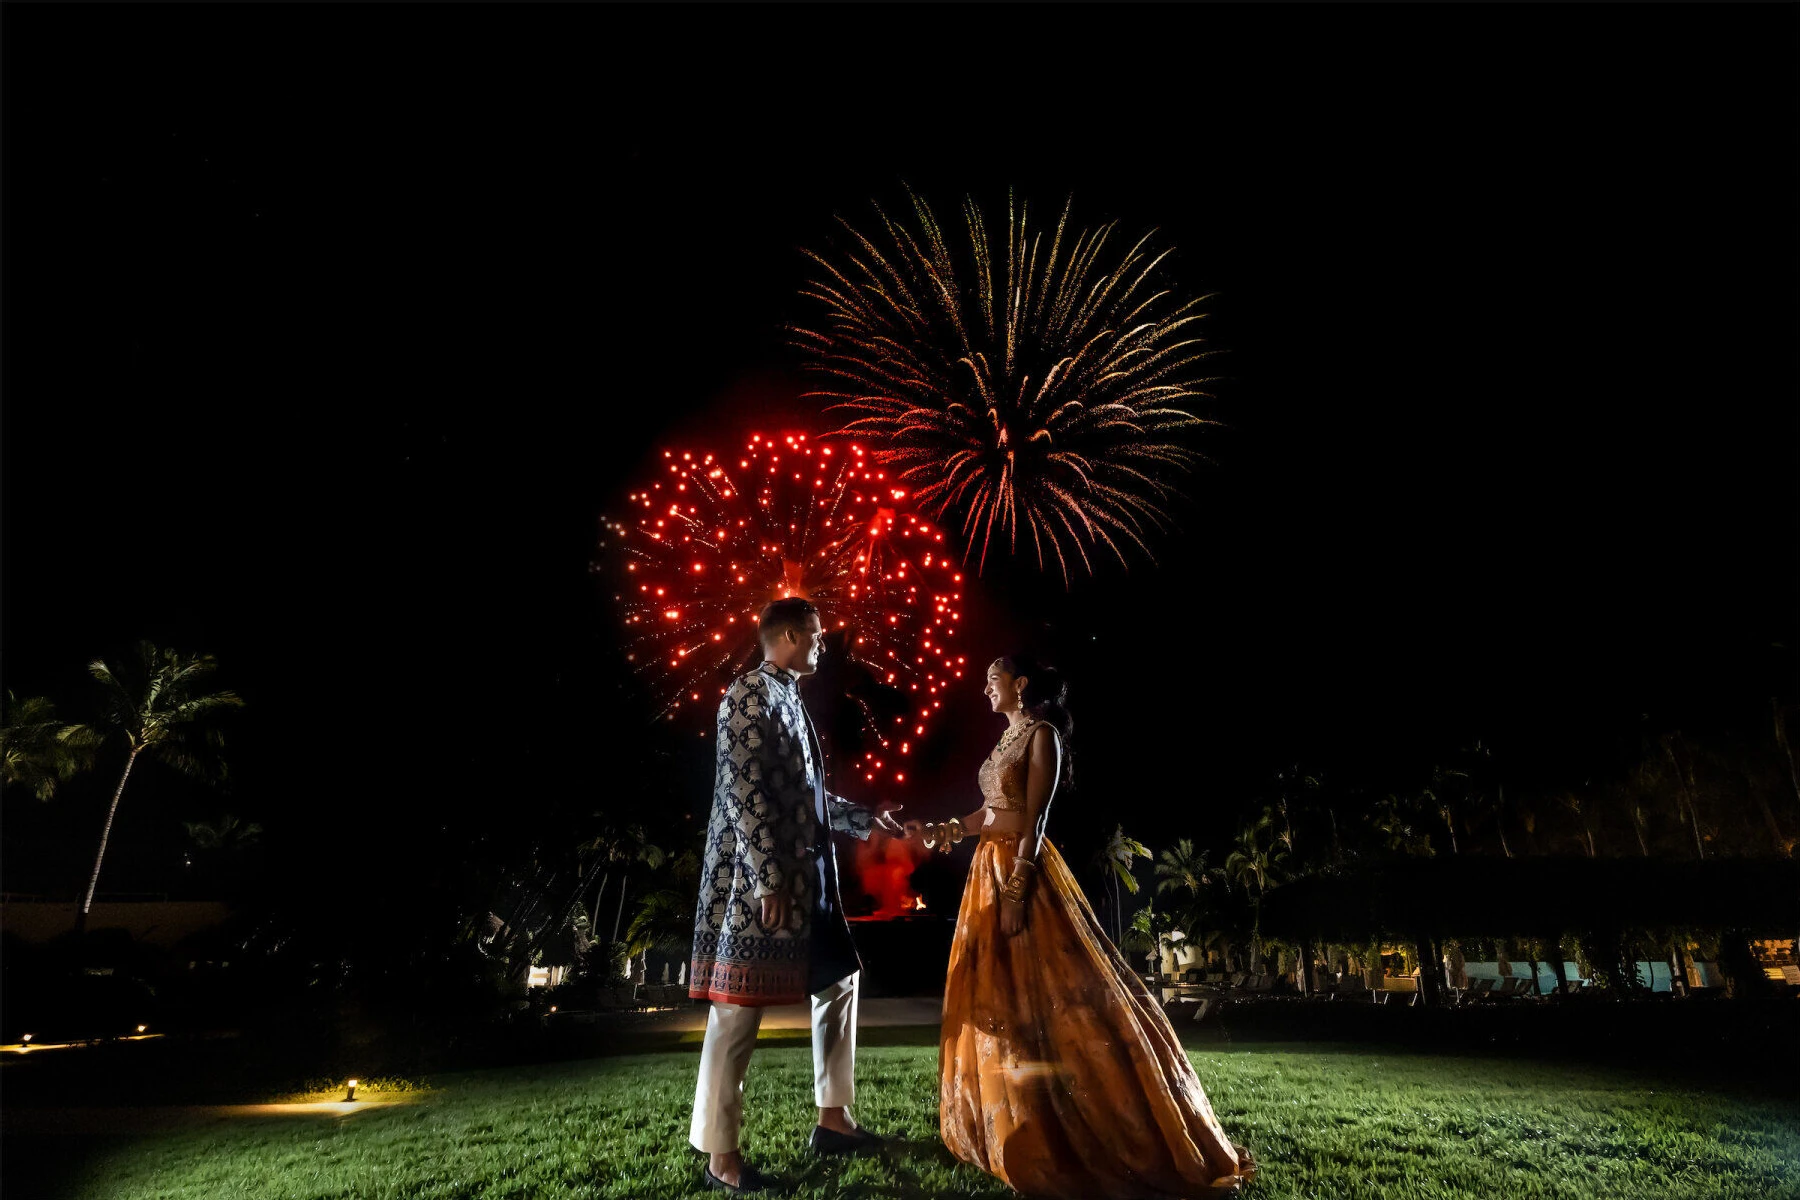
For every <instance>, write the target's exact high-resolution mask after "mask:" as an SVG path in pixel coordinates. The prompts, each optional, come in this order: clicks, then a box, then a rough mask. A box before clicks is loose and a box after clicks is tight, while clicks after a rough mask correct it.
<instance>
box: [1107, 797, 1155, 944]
mask: <svg viewBox="0 0 1800 1200" xmlns="http://www.w3.org/2000/svg"><path fill="white" fill-rule="evenodd" d="M1149 857H1151V854H1150V847H1148V846H1146V845H1144V843H1142V842H1140V841H1138V840H1137V839H1136V838H1134V837H1131V836H1129V835H1127V834H1126V832H1125V827H1124V826H1123V825H1120V826H1119V827H1118V828H1116V829H1114V830H1113V833H1112V836H1111V837H1110V838H1108V839H1106V844H1105V845H1104V846H1102V847H1100V850H1099V853H1097V854H1095V855H1094V859H1093V863H1094V866H1096V867H1098V868H1100V870H1101V871H1103V872H1105V873H1106V874H1107V875H1108V876H1109V878H1110V880H1111V883H1112V910H1113V942H1114V943H1115V944H1117V943H1119V942H1121V941H1123V940H1124V938H1125V928H1124V918H1123V916H1122V915H1121V914H1122V912H1123V906H1124V901H1123V900H1122V899H1121V898H1120V896H1119V888H1120V887H1121V886H1122V887H1124V889H1125V890H1126V891H1127V892H1130V893H1131V894H1132V895H1134V896H1135V895H1137V890H1138V881H1137V876H1135V875H1133V874H1132V873H1131V864H1132V860H1134V859H1139V858H1149Z"/></svg>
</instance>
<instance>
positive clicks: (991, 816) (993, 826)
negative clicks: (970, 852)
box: [978, 808, 1025, 833]
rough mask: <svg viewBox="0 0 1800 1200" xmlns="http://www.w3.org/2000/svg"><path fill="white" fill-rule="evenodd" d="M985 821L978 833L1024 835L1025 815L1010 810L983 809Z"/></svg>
mask: <svg viewBox="0 0 1800 1200" xmlns="http://www.w3.org/2000/svg"><path fill="white" fill-rule="evenodd" d="M982 811H983V812H985V813H987V821H986V822H985V823H984V824H983V825H982V826H981V829H980V830H979V831H978V832H981V833H1024V832H1025V814H1024V813H1022V812H1013V811H1012V810H1010V809H1000V808H984V809H983V810H982Z"/></svg>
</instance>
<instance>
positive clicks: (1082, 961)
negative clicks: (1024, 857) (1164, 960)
mask: <svg viewBox="0 0 1800 1200" xmlns="http://www.w3.org/2000/svg"><path fill="white" fill-rule="evenodd" d="M1030 724H1031V725H1034V726H1035V725H1036V724H1037V722H1031V723H1030ZM1030 740H1031V739H1030V731H1029V730H1028V729H1027V730H1019V729H1017V728H1016V727H1015V728H1012V729H1008V731H1007V736H1003V737H1002V738H1001V741H1000V745H999V746H997V747H996V748H995V751H994V753H993V754H992V755H990V756H989V758H988V760H987V762H985V763H983V764H982V767H981V772H980V776H979V778H980V782H981V792H982V797H983V799H985V800H986V801H987V803H988V806H989V807H992V808H997V809H1004V810H1022V809H1024V807H1025V779H1026V773H1027V771H1028V769H1029V761H1028V758H1029V756H1028V755H1027V753H1026V747H1027V746H1028V745H1029V744H1030ZM1018 844H1019V835H1018V834H1016V833H1011V834H994V833H984V834H983V835H982V837H981V841H980V844H979V845H978V846H977V847H976V849H975V859H974V862H973V863H971V864H970V867H969V882H968V886H967V888H966V889H965V890H964V892H963V901H962V911H961V913H960V914H958V916H957V922H956V937H955V941H954V942H953V943H952V944H951V949H950V970H949V975H948V978H947V979H946V981H945V987H944V1024H943V1032H942V1039H941V1043H940V1046H939V1058H938V1070H939V1078H940V1082H941V1099H940V1107H939V1112H938V1117H939V1123H940V1126H941V1128H942V1132H943V1138H944V1145H945V1146H947V1147H949V1149H950V1152H951V1153H952V1154H954V1155H956V1157H957V1158H959V1159H961V1160H963V1161H964V1162H967V1163H971V1164H973V1165H974V1166H977V1167H980V1168H981V1169H982V1170H984V1171H987V1172H988V1173H990V1174H992V1175H994V1176H996V1177H998V1178H999V1179H1001V1180H1002V1181H1004V1182H1005V1183H1007V1184H1010V1185H1011V1186H1012V1187H1014V1188H1016V1189H1017V1190H1019V1191H1021V1192H1023V1193H1025V1194H1026V1195H1027V1196H1033V1197H1040V1196H1041V1197H1059V1198H1061V1197H1066V1198H1068V1200H1077V1198H1079V1200H1126V1198H1131V1200H1137V1198H1139V1197H1152V1196H1162V1197H1193V1196H1206V1195H1209V1194H1215V1193H1218V1192H1221V1191H1227V1190H1229V1189H1231V1188H1233V1187H1235V1186H1236V1185H1237V1184H1239V1183H1241V1182H1243V1181H1245V1180H1248V1179H1249V1178H1251V1177H1252V1175H1253V1174H1254V1172H1255V1167H1254V1165H1253V1164H1252V1162H1251V1161H1250V1157H1249V1154H1248V1153H1247V1152H1246V1151H1244V1150H1242V1149H1241V1148H1239V1147H1236V1146H1234V1145H1233V1144H1232V1143H1231V1140H1230V1139H1229V1138H1227V1137H1226V1136H1225V1133H1224V1130H1222V1129H1221V1128H1220V1127H1219V1122H1218V1119H1217V1118H1216V1117H1215V1116H1214V1115H1213V1110H1212V1104H1211V1103H1210V1102H1209V1101H1208V1100H1207V1098H1206V1092H1205V1091H1204V1090H1203V1089H1202V1088H1201V1086H1200V1080H1199V1077H1198V1076H1196V1075H1195V1074H1194V1068H1193V1066H1192V1064H1191V1063H1189V1062H1188V1058H1187V1053H1186V1052H1185V1051H1184V1050H1183V1049H1182V1048H1181V1043H1180V1041H1178V1040H1177V1039H1176V1037H1175V1030H1174V1029H1173V1028H1172V1027H1171V1026H1170V1024H1169V1019H1168V1018H1167V1017H1166V1016H1164V1015H1163V1012H1162V1008H1161V1007H1160V1006H1159V1005H1158V1004H1157V1003H1156V1001H1155V1000H1154V999H1152V998H1151V996H1150V993H1149V991H1148V989H1146V988H1145V986H1144V983H1143V981H1142V980H1141V979H1139V978H1138V977H1137V975H1136V974H1135V973H1134V972H1133V971H1132V969H1131V966H1130V965H1129V964H1128V963H1127V962H1126V961H1125V959H1124V958H1123V957H1122V956H1121V955H1120V954H1119V952H1118V950H1117V949H1115V948H1114V947H1113V944H1112V943H1111V942H1110V941H1109V940H1108V939H1107V937H1106V934H1105V932H1104V931H1103V930H1102V929H1101V927H1100V923H1099V921H1098V920H1097V919H1096V918H1095V916H1094V912H1093V910H1092V909H1091V908H1089V907H1088V902H1087V899H1086V897H1084V896H1083V895H1082V894H1081V888H1080V887H1079V885H1077V884H1076V882H1075V877H1074V876H1073V875H1072V874H1071V873H1070V872H1069V868H1068V865H1067V864H1066V863H1064V861H1063V858H1062V855H1060V854H1059V853H1057V850H1056V847H1055V846H1053V845H1051V844H1050V842H1048V841H1045V842H1043V844H1042V846H1041V848H1040V850H1039V852H1038V875H1037V880H1036V885H1035V886H1034V887H1033V888H1032V891H1031V894H1030V898H1029V899H1028V900H1027V901H1026V915H1025V928H1024V929H1023V930H1022V931H1021V932H1019V933H1018V934H1016V935H1014V936H1013V937H1010V938H1009V937H1007V936H1006V935H1005V934H1004V933H1002V932H1001V931H1000V914H999V907H1000V889H1001V887H1002V886H1004V885H1005V883H1006V880H1007V877H1008V876H1009V875H1010V874H1011V873H1012V866H1013V859H1014V857H1015V855H1016V854H1017V851H1018Z"/></svg>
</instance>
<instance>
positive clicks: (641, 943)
mask: <svg viewBox="0 0 1800 1200" xmlns="http://www.w3.org/2000/svg"><path fill="white" fill-rule="evenodd" d="M669 868H670V869H669V882H668V886H666V887H662V888H658V889H657V890H655V891H653V892H646V893H645V894H644V897H643V899H641V900H639V901H638V906H637V911H636V912H635V913H633V914H632V916H631V924H630V925H628V926H626V928H625V952H626V955H627V957H640V956H641V958H642V961H643V966H644V969H645V970H648V969H649V966H650V951H652V950H663V951H671V952H676V951H679V952H685V951H686V950H687V949H688V948H689V947H690V946H691V945H693V938H694V897H695V895H696V891H697V889H698V888H699V885H700V856H699V855H698V854H695V853H694V852H693V851H692V850H683V851H682V852H681V853H680V854H677V855H676V856H675V858H674V859H673V860H672V861H671V862H670V863H669Z"/></svg>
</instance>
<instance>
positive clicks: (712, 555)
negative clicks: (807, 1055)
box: [606, 434, 967, 788]
mask: <svg viewBox="0 0 1800 1200" xmlns="http://www.w3.org/2000/svg"><path fill="white" fill-rule="evenodd" d="M662 465H663V471H662V472H661V477H660V478H659V479H657V480H656V481H654V482H652V483H650V484H649V485H647V486H646V487H644V488H643V489H642V490H640V491H636V492H633V493H631V495H630V498H629V499H630V504H631V508H632V510H633V516H632V518H631V519H629V520H619V521H608V522H606V528H607V531H608V533H609V534H610V535H611V538H613V539H616V543H617V549H618V551H619V553H620V554H621V555H622V557H623V558H624V573H623V577H624V580H625V583H624V587H623V588H622V590H621V591H620V592H619V594H618V599H619V601H620V603H621V605H622V607H623V609H624V620H625V626H626V630H627V632H628V633H629V635H630V641H631V650H630V653H629V655H628V657H629V658H630V659H631V661H632V662H633V663H634V664H635V665H636V669H637V670H638V671H639V673H640V674H641V675H642V676H643V677H644V678H645V679H646V681H647V682H648V683H649V685H650V686H651V689H652V690H653V692H654V693H655V694H656V695H657V697H658V700H659V703H660V704H661V705H662V707H661V710H660V711H659V713H658V716H659V717H661V716H666V717H669V718H671V719H676V718H679V717H681V716H682V715H683V714H684V711H685V712H686V713H689V714H692V715H693V719H694V721H695V723H696V724H697V725H704V726H705V728H703V729H702V730H701V731H700V735H701V736H707V735H708V734H709V733H710V728H711V726H710V717H711V715H712V712H713V707H714V705H715V704H716V703H717V698H718V697H719V696H720V695H723V694H724V691H725V689H726V687H727V686H728V685H729V683H730V680H731V677H732V675H733V674H734V672H735V670H736V669H738V668H740V667H743V666H745V665H747V664H748V663H749V662H751V661H754V652H755V649H756V619H757V614H758V613H759V612H760V611H761V609H762V606H763V605H764V604H766V603H768V602H769V601H771V600H775V599H779V598H781V597H784V596H804V597H806V598H808V599H810V600H812V601H813V602H814V603H815V604H817V605H818V606H819V609H820V612H821V617H822V619H823V620H824V622H825V627H826V629H827V630H830V631H833V632H837V631H842V633H843V638H844V644H845V649H846V651H847V652H848V654H849V656H850V657H851V658H852V659H853V660H854V661H856V662H857V663H859V664H861V665H862V666H863V667H864V668H865V669H867V670H868V671H869V672H871V674H872V676H873V678H874V680H875V682H876V683H877V684H879V685H881V686H884V687H886V688H889V689H891V691H892V695H893V696H894V697H895V698H896V701H897V704H898V706H899V707H900V709H901V711H900V712H899V713H898V714H897V715H895V714H889V715H888V716H886V717H883V718H881V719H880V720H881V722H882V724H880V725H879V726H877V725H876V724H875V721H876V718H875V715H874V713H873V711H872V710H871V708H870V707H869V705H868V704H867V703H866V702H865V701H863V700H862V699H861V698H860V697H853V699H854V700H855V702H856V703H857V704H858V705H859V706H861V708H862V710H863V713H864V716H865V718H866V721H867V724H866V725H865V729H866V730H867V731H868V732H870V733H871V734H872V735H873V736H871V737H869V738H867V739H866V740H865V744H864V748H863V751H862V753H861V754H860V755H859V756H858V757H857V758H856V760H855V764H854V770H855V772H856V774H857V775H858V776H860V777H861V779H862V781H863V782H864V783H865V784H867V785H875V786H877V787H880V788H885V787H887V786H888V785H891V784H892V785H904V784H905V782H906V767H907V762H908V761H909V758H910V756H911V755H912V753H913V750H914V747H915V746H916V745H917V744H918V741H919V739H920V738H922V737H923V736H924V735H925V733H926V729H927V727H928V725H929V724H930V720H931V718H932V716H933V715H935V714H936V713H937V712H938V711H939V710H940V709H941V707H942V696H943V693H944V692H945V691H946V690H947V689H948V688H949V686H950V684H951V682H952V681H954V680H957V679H961V678H962V676H963V672H964V671H965V670H966V669H967V663H966V662H965V659H964V656H963V655H961V654H957V653H956V652H955V649H954V645H955V639H956V637H957V635H958V629H959V627H960V623H961V621H962V611H961V610H962V591H963V577H962V574H961V571H960V570H959V568H958V566H957V563H956V561H955V559H954V557H953V556H952V555H951V554H949V553H947V552H946V550H945V548H944V535H943V533H942V532H941V531H939V530H938V529H936V528H935V527H934V526H932V524H931V523H930V522H928V521H926V520H924V519H923V518H921V517H919V516H918V515H917V514H916V513H912V512H908V511H906V507H907V501H908V499H909V497H908V492H907V489H906V488H905V487H904V486H901V485H900V484H899V483H898V481H896V480H892V479H890V478H889V477H888V473H887V471H886V470H885V469H882V468H879V467H877V466H876V465H875V464H873V463H872V462H870V461H869V458H868V456H867V455H866V454H865V452H864V450H863V447H862V446H861V445H859V444H853V445H846V446H838V447H832V446H816V445H813V444H811V443H810V442H809V439H808V438H807V436H806V435H805V434H788V435H784V436H783V437H781V438H779V439H777V438H770V437H763V436H762V435H760V434H758V435H753V436H752V437H751V439H750V441H749V442H748V443H747V444H746V445H745V447H744V449H743V451H742V453H740V454H737V455H717V454H710V453H704V452H694V451H681V452H677V451H672V450H671V451H665V452H664V454H663V464H662Z"/></svg>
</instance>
